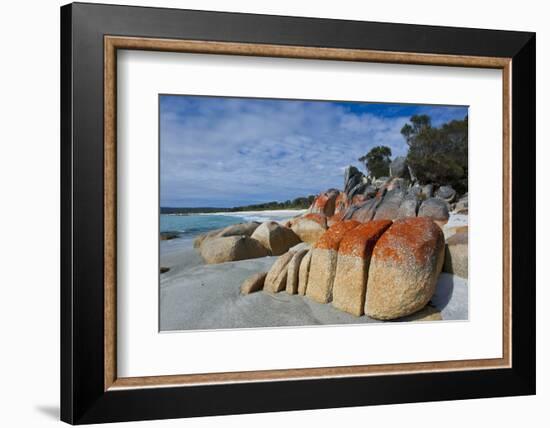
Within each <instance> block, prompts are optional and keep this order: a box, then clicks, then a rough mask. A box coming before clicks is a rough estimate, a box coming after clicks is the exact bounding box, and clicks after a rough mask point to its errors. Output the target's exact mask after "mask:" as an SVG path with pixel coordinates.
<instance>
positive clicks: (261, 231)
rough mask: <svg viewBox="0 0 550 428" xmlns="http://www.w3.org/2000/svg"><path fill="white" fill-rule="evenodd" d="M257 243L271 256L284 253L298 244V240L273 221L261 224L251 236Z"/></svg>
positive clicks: (288, 230)
mask: <svg viewBox="0 0 550 428" xmlns="http://www.w3.org/2000/svg"><path fill="white" fill-rule="evenodd" d="M251 238H252V239H256V240H257V241H259V242H260V243H261V244H262V245H263V246H264V247H265V248H266V249H267V250H268V251H269V252H270V253H271V255H273V256H279V255H281V254H283V253H286V252H287V251H288V249H289V248H291V247H293V246H294V245H296V244H298V243H300V238H299V237H298V236H297V235H296V234H295V233H294V232H293V231H292V229H289V228H288V227H285V226H282V225H280V224H279V223H277V222H275V221H266V222H264V223H262V224H261V225H260V226H258V228H257V229H256V230H255V231H254V233H253V234H252V235H251Z"/></svg>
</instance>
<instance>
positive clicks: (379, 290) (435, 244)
mask: <svg viewBox="0 0 550 428" xmlns="http://www.w3.org/2000/svg"><path fill="white" fill-rule="evenodd" d="M444 251H445V240H444V238H443V232H442V231H441V228H440V227H438V226H437V225H436V224H435V223H434V222H433V221H432V220H431V219H429V218H425V217H417V218H408V219H403V220H397V221H395V222H394V223H393V225H392V226H391V227H390V228H389V229H388V231H387V232H386V233H384V234H383V235H382V237H381V238H380V239H379V240H378V242H377V243H376V245H375V247H374V251H373V255H372V258H371V262H370V269H369V274H368V281H367V296H366V304H365V313H366V314H367V315H368V316H370V317H372V318H375V319H381V320H389V319H395V318H400V317H404V316H407V315H410V314H413V313H414V312H417V311H419V310H420V309H422V308H423V307H424V306H426V304H427V303H428V302H429V300H430V299H431V298H432V296H433V294H434V292H435V285H436V282H437V278H438V277H439V274H440V272H441V269H442V267H443V259H444V254H445V252H444Z"/></svg>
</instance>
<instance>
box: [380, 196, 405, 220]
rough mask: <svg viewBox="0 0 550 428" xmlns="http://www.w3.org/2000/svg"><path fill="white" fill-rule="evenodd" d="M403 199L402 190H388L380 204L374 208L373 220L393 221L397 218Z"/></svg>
mask: <svg viewBox="0 0 550 428" xmlns="http://www.w3.org/2000/svg"><path fill="white" fill-rule="evenodd" d="M404 197H405V191H404V190H403V189H399V188H397V189H393V190H389V191H388V192H387V193H386V195H385V196H384V198H383V199H382V202H381V203H380V204H379V205H378V207H376V213H375V214H374V217H373V220H394V219H395V218H397V216H398V211H399V207H400V206H401V203H402V202H403V199H404Z"/></svg>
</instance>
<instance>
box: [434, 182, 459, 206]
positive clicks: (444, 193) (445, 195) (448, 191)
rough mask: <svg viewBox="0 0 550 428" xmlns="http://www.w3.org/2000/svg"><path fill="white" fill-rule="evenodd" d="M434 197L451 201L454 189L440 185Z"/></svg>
mask: <svg viewBox="0 0 550 428" xmlns="http://www.w3.org/2000/svg"><path fill="white" fill-rule="evenodd" d="M435 197H436V198H439V199H442V200H444V201H445V202H448V203H451V202H453V201H454V199H455V197H456V191H455V189H453V188H452V187H451V186H441V187H440V188H439V189H437V191H436V192H435Z"/></svg>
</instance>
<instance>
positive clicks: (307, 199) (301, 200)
mask: <svg viewBox="0 0 550 428" xmlns="http://www.w3.org/2000/svg"><path fill="white" fill-rule="evenodd" d="M314 199H315V195H309V196H303V197H298V198H295V199H292V200H290V199H289V200H287V201H283V202H277V201H272V202H264V203H261V204H251V205H241V206H238V207H232V208H227V207H226V208H215V207H214V208H213V207H193V208H187V207H182V208H176V207H161V208H160V213H161V214H196V213H215V212H228V213H231V212H239V211H271V210H302V209H307V208H308V207H309V206H310V205H311V204H312V203H313V201H314Z"/></svg>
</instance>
